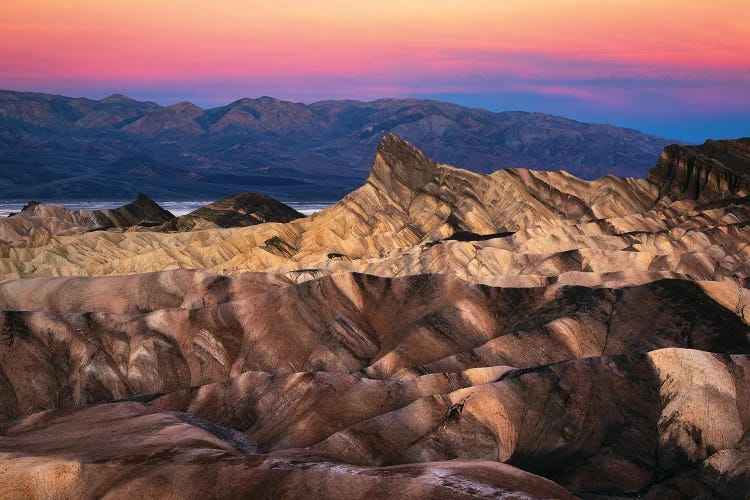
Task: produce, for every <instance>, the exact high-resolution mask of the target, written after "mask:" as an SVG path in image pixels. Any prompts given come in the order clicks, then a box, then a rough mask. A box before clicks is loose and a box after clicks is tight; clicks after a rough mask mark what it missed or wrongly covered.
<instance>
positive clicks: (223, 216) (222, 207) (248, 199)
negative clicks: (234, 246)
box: [152, 192, 304, 232]
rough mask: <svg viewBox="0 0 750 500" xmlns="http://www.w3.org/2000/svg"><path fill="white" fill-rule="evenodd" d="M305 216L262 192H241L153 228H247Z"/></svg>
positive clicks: (190, 229)
mask: <svg viewBox="0 0 750 500" xmlns="http://www.w3.org/2000/svg"><path fill="white" fill-rule="evenodd" d="M303 217H304V215H302V214H301V213H299V212H298V211H296V210H295V209H293V208H292V207H290V206H289V205H285V204H284V203H281V202H280V201H278V200H275V199H273V198H271V197H270V196H266V195H264V194H261V193H249V192H248V193H239V194H236V195H234V196H229V197H227V198H224V199H222V200H219V201H216V202H214V203H211V204H209V205H206V206H205V207H201V208H199V209H197V210H194V211H193V212H190V213H189V214H187V215H182V216H180V217H177V218H175V219H172V220H170V221H168V222H166V223H164V224H162V225H161V226H158V227H154V228H152V230H154V231H164V232H176V231H193V230H198V229H215V228H231V227H246V226H254V225H256V224H263V223H265V222H291V221H293V220H296V219H301V218H303Z"/></svg>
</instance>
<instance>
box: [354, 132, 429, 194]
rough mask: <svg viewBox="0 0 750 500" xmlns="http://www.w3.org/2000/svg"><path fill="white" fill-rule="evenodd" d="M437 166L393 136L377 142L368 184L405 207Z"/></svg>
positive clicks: (414, 148)
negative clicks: (388, 194)
mask: <svg viewBox="0 0 750 500" xmlns="http://www.w3.org/2000/svg"><path fill="white" fill-rule="evenodd" d="M436 168H437V163H436V162H435V161H434V160H432V159H431V158H428V157H427V155H425V154H424V153H423V152H422V151H420V150H419V149H417V148H416V147H414V146H413V145H412V144H410V143H408V142H406V141H405V140H403V139H401V138H400V137H398V136H396V135H394V134H390V133H388V134H385V136H384V137H383V138H382V139H381V140H380V143H379V144H378V149H377V155H376V156H375V161H374V163H373V166H372V171H371V172H370V177H369V178H368V180H367V182H368V183H369V184H371V185H373V186H375V187H376V188H378V189H381V190H383V191H384V192H387V193H390V195H391V196H392V197H393V199H394V200H396V201H398V202H399V203H401V204H402V205H404V204H407V203H408V200H409V199H410V198H411V197H413V195H414V192H416V191H418V190H419V189H420V188H421V187H423V186H424V185H425V184H427V183H428V182H430V180H432V179H433V177H434V175H435V170H436Z"/></svg>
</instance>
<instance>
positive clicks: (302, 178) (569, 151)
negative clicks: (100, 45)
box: [0, 91, 670, 200]
mask: <svg viewBox="0 0 750 500" xmlns="http://www.w3.org/2000/svg"><path fill="white" fill-rule="evenodd" d="M387 132H393V133H395V134H397V135H399V136H400V137H403V138H404V139H406V140H408V141H410V142H412V143H413V144H415V145H416V146H418V147H420V148H421V149H422V150H424V151H425V152H426V153H427V154H429V155H430V156H431V157H433V158H435V159H436V160H438V161H440V162H444V163H450V164H453V165H458V166H460V167H464V168H467V169H470V170H474V171H477V172H484V173H486V172H492V171H494V170H497V169H499V168H507V167H526V168H534V169H547V170H559V169H564V170H567V171H569V172H571V173H573V174H575V175H577V176H579V177H583V178H587V179H593V178H597V177H600V176H602V175H605V174H616V175H620V176H634V177H642V176H643V175H645V174H646V172H647V171H648V168H649V167H651V166H652V165H653V164H654V162H655V161H656V159H657V158H658V157H659V154H660V152H661V151H662V149H663V148H664V147H665V146H666V145H668V144H669V142H670V141H668V140H665V139H662V138H659V137H655V136H650V135H646V134H643V133H640V132H638V131H635V130H630V129H623V128H617V127H613V126H609V125H592V124H586V123H580V122H576V121H572V120H568V119H565V118H560V117H556V116H550V115H545V114H541V113H524V112H503V113H493V112H489V111H485V110H481V109H471V108H465V107H462V106H458V105H455V104H449V103H445V102H438V101H431V100H419V99H381V100H377V101H373V102H359V101H351V100H347V101H321V102H317V103H314V104H310V105H306V104H302V103H292V102H286V101H280V100H278V99H274V98H271V97H261V98H258V99H240V100H238V101H235V102H233V103H231V104H229V105H227V106H222V107H219V108H214V109H208V110H203V109H201V108H200V107H198V106H196V105H194V104H192V103H189V102H183V103H179V104H175V105H173V106H168V107H162V106H159V105H157V104H155V103H153V102H140V101H136V100H133V99H130V98H128V97H125V96H122V95H112V96H110V97H107V98H105V99H102V100H99V101H95V100H91V99H85V98H71V97H64V96H56V95H48V94H38V93H26V92H12V91H0V199H6V200H8V199H18V200H26V199H54V200H64V199H106V198H129V197H132V196H135V195H136V194H137V193H138V192H141V191H144V192H148V193H150V194H151V195H152V196H154V197H156V198H173V199H188V198H196V197H206V198H218V197H221V196H227V195H230V194H234V193H236V192H238V191H247V190H255V191H262V192H266V193H270V194H272V195H274V196H276V197H281V198H284V199H317V200H320V199H331V200H334V199H338V198H340V197H341V196H343V195H344V194H346V193H347V192H349V191H351V190H352V189H354V188H355V187H357V186H358V185H360V184H361V182H362V181H363V180H364V178H365V177H366V175H367V171H368V168H369V165H370V164H371V162H372V159H373V157H374V155H375V149H376V146H377V144H378V142H379V141H380V139H382V137H383V136H384V135H385V134H386V133H387Z"/></svg>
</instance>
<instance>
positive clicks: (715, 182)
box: [647, 138, 750, 201]
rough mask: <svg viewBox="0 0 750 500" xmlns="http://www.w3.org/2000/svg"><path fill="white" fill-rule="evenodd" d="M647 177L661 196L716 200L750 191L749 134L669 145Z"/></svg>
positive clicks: (746, 193)
mask: <svg viewBox="0 0 750 500" xmlns="http://www.w3.org/2000/svg"><path fill="white" fill-rule="evenodd" d="M647 179H648V180H649V181H650V182H652V183H653V184H655V185H657V186H658V187H659V193H660V195H661V196H668V197H670V198H672V199H676V200H677V199H690V200H702V201H715V200H721V199H724V198H729V197H733V196H736V197H740V196H748V195H749V194H750V138H744V139H738V140H736V141H712V140H709V141H706V143H705V144H703V145H702V146H676V145H674V146H669V147H668V148H666V149H665V150H664V152H663V153H662V155H661V157H660V158H659V162H658V163H657V165H656V166H655V167H654V168H653V169H651V171H650V172H649V174H648V177H647Z"/></svg>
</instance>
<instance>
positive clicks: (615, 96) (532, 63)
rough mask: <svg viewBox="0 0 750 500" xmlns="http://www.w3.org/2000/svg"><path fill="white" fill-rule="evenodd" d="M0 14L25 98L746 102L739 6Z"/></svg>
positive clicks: (434, 1)
mask: <svg viewBox="0 0 750 500" xmlns="http://www.w3.org/2000/svg"><path fill="white" fill-rule="evenodd" d="M0 21H1V22H2V26H3V29H2V30H0V87H5V88H12V89H15V90H44V91H57V92H61V93H64V92H66V93H75V91H78V93H87V94H92V95H93V94H97V95H99V94H102V93H106V92H109V91H126V92H128V91H129V92H130V93H131V94H132V93H135V94H137V96H139V97H153V98H155V99H156V100H160V101H172V100H180V99H181V98H186V99H187V98H189V99H192V100H195V101H197V102H199V103H202V104H211V103H215V104H219V103H220V102H223V101H228V100H231V99H233V98H238V97H244V96H250V97H253V96H255V95H259V94H270V95H275V96H278V97H282V98H288V99H293V100H302V101H310V100H315V99H319V98H346V97H355V98H362V99H370V98H377V97H386V96H389V97H390V96H407V95H413V96H437V97H441V96H442V97H445V98H447V99H451V98H453V100H459V101H460V100H461V99H464V100H465V99H469V98H470V99H469V100H472V102H474V101H476V102H477V103H478V104H479V105H481V104H482V100H481V97H482V96H485V97H486V102H487V105H486V107H492V103H495V104H494V105H495V106H499V105H501V104H502V106H506V107H507V106H510V107H513V105H514V104H516V107H517V108H519V109H521V108H529V107H530V106H531V104H530V103H532V104H533V102H534V100H533V97H534V96H538V97H539V99H540V101H539V104H540V105H545V104H549V105H550V106H551V107H552V108H553V109H549V110H547V109H537V110H538V111H550V112H556V113H565V112H566V109H567V108H565V106H564V102H568V101H569V104H570V109H572V110H574V109H576V108H575V104H576V103H578V104H580V105H583V107H584V108H591V109H594V108H596V107H601V108H603V110H604V111H606V110H607V109H611V111H612V118H611V120H608V121H612V122H617V121H618V120H619V121H620V122H622V121H623V120H627V119H628V118H627V117H626V116H625V115H622V116H620V115H618V114H617V113H618V111H617V110H618V109H620V108H624V109H630V110H631V111H632V110H637V109H639V107H643V108H644V110H646V109H650V110H652V111H656V112H659V111H660V110H658V109H656V110H653V103H654V102H659V98H658V94H663V95H665V96H667V97H668V98H666V99H664V105H665V106H666V107H665V109H664V110H663V114H665V116H666V115H675V114H679V113H680V112H681V111H684V110H683V109H681V108H680V106H685V105H689V106H691V107H693V108H695V111H696V112H698V111H701V112H711V111H713V110H725V111H726V110H727V109H732V108H737V107H739V108H741V109H743V110H749V109H750V92H748V89H749V88H750V9H747V7H746V2H745V1H737V0H714V1H711V2H685V1H671V0H649V1H642V0H629V1H623V0H598V1H593V0H534V1H524V2H521V1H500V0H464V1H461V2H456V1H445V0H430V1H426V0H409V1H407V0H401V1H398V2H397V1H393V0H380V1H378V2H352V1H351V0H346V1H344V0H321V1H316V2H302V1H289V0H279V1H275V2H251V1H241V0H212V1H205V0H201V1H198V0H179V1H178V0H166V1H158V0H128V1H124V0H118V1H112V0H109V1H108V0H66V1H65V2H61V1H59V0H3V8H2V10H0ZM607 82H609V83H607ZM691 89H694V90H695V92H694V94H693V93H691ZM712 89H715V90H716V95H713V94H712ZM691 95H693V96H694V98H695V99H694V100H693V101H690V96H691ZM451 96H453V97H451ZM466 96H469V97H468V98H467V97H466ZM514 96H516V101H514ZM686 97H687V98H688V102H687V104H685V103H684V102H683V101H684V100H685V98H686ZM566 100H567V101H566ZM680 103H683V104H680ZM722 112H724V111H722ZM568 114H570V113H568ZM675 116H676V115H675ZM606 117H607V115H606V114H604V115H603V118H604V119H606ZM747 134H748V135H750V130H748V131H747Z"/></svg>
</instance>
